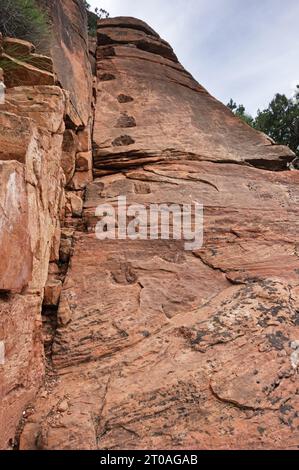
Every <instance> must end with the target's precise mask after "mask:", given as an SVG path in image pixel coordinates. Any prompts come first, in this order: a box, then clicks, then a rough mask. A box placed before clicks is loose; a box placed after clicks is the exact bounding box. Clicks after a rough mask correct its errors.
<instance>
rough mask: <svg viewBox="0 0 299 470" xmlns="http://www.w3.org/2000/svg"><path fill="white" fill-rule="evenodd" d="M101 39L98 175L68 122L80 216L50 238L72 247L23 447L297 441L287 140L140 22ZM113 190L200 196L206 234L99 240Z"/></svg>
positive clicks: (71, 199)
mask: <svg viewBox="0 0 299 470" xmlns="http://www.w3.org/2000/svg"><path fill="white" fill-rule="evenodd" d="M66 3H68V2H66ZM96 55H97V66H96V68H97V106H96V113H95V123H94V133H93V173H94V176H95V179H94V181H93V182H89V183H87V182H88V181H89V180H90V178H88V177H87V174H85V175H84V172H83V175H84V176H83V177H81V178H79V177H78V175H79V173H80V175H81V174H82V171H81V170H82V169H84V171H85V173H86V172H88V171H90V155H89V154H88V152H90V145H89V137H88V132H87V134H86V132H85V131H84V132H83V134H81V135H79V133H76V135H77V138H78V139H79V141H80V142H81V143H80V144H79V148H80V155H79V154H78V155H77V156H75V157H74V155H73V154H72V156H71V157H69V159H68V163H71V165H70V166H69V167H71V168H72V169H71V170H70V174H72V173H73V172H74V168H75V173H74V175H76V174H77V176H76V178H75V176H73V189H75V190H76V191H77V192H78V193H79V195H80V194H81V193H80V190H81V187H80V182H82V180H83V181H84V184H85V185H86V184H87V187H86V193H85V203H84V209H83V215H82V219H81V218H80V215H81V210H82V207H81V206H80V204H77V203H78V201H77V200H76V198H75V196H77V195H78V194H75V195H74V194H73V193H72V194H69V195H67V201H68V202H67V206H66V208H67V209H66V210H67V211H68V212H69V213H70V214H71V213H72V214H73V215H75V216H76V217H77V220H78V223H77V225H76V226H75V228H76V232H75V234H74V237H73V238H72V239H71V238H70V237H71V234H72V233H74V230H73V226H72V224H70V226H69V227H68V228H66V229H64V231H63V235H62V243H61V246H60V253H61V256H63V258H64V257H66V258H68V257H69V256H72V260H71V264H70V267H69V269H68V272H67V275H66V279H65V281H64V285H63V287H62V292H61V296H60V301H59V306H58V311H57V318H56V325H57V328H56V331H55V332H54V333H53V335H52V341H51V354H50V358H49V359H50V369H49V371H48V376H47V382H46V385H45V387H44V389H43V390H42V391H41V392H40V394H39V395H38V397H37V399H36V401H35V403H34V406H33V408H32V410H31V413H30V416H28V417H27V419H26V420H25V422H24V423H23V431H22V433H21V437H20V448H21V449H45V450H53V449H107V448H108V449H137V448H141V449H145V448H146V449H158V448H166V449H185V448H189V449H254V448H260V449H270V448H271V449H286V448H288V449H295V448H297V447H298V438H299V433H298V427H299V421H298V413H297V411H298V405H299V394H298V375H297V372H298V365H299V361H298V347H297V344H298V340H299V316H298V312H299V289H298V284H299V258H298V247H297V244H298V216H299V207H298V201H299V189H298V188H299V186H298V183H299V173H298V172H297V171H287V162H288V161H290V160H292V159H293V154H292V152H291V151H289V150H288V149H287V148H285V147H281V146H278V145H275V144H274V143H273V142H272V141H271V140H270V139H268V138H267V137H266V136H265V135H263V134H261V133H258V132H256V131H254V130H253V129H251V128H250V127H248V126H247V125H246V124H244V123H243V122H241V121H239V120H238V119H237V118H236V117H234V116H233V114H232V113H231V112H230V111H229V110H228V109H227V108H226V107H225V106H223V105H222V104H221V103H219V102H218V101H217V100H215V99H214V98H213V97H211V96H210V95H209V94H208V92H207V91H206V90H205V89H203V88H202V87H201V86H200V85H199V84H198V83H197V82H196V81H195V80H194V79H193V78H192V77H191V76H190V74H189V73H188V72H186V71H185V70H184V69H183V67H182V66H181V65H180V64H179V62H178V60H177V58H176V56H175V54H174V52H173V51H172V49H171V47H170V46H169V45H168V44H167V43H166V42H165V41H163V40H162V39H161V38H159V36H158V35H157V33H155V32H154V31H153V30H152V29H151V28H150V27H149V26H148V25H146V24H145V23H144V22H142V21H139V20H136V19H133V18H114V19H107V20H102V21H100V22H99V25H98V46H97V51H96ZM69 134H70V133H69ZM68 137H70V135H68ZM86 138H87V140H85V139H86ZM65 139H66V136H65ZM70 140H71V141H72V139H70ZM68 142H69V141H68ZM84 142H85V144H84ZM81 146H82V147H81ZM87 147H88V148H87ZM69 148H71V145H70V147H69ZM19 152H20V150H19ZM70 154H71V152H70V151H69V155H70ZM74 181H75V183H74ZM84 184H83V187H84ZM70 186H72V185H70ZM120 195H121V196H126V198H127V204H132V203H139V204H144V205H145V206H146V207H149V204H151V203H155V204H158V203H159V204H162V203H168V204H178V205H180V206H181V205H182V204H191V203H192V202H193V201H198V202H200V203H202V204H203V205H204V244H203V247H202V248H201V249H194V250H193V251H186V250H185V249H184V243H183V241H180V240H176V241H173V240H151V241H149V240H135V241H134V240H105V241H99V240H97V238H96V237H95V233H94V229H95V225H96V223H97V221H98V219H97V217H96V216H95V213H96V208H97V206H98V205H99V204H104V203H109V204H112V205H113V206H116V204H117V197H118V196H120ZM67 225H68V224H67ZM51 286H52V290H51ZM57 288H58V286H57V283H56V284H55V283H54V284H53V283H52V284H49V289H50V290H47V299H53V298H54V297H55V301H54V300H50V301H49V302H50V303H51V302H52V303H55V302H57V297H58V296H57ZM54 289H56V290H55V291H54Z"/></svg>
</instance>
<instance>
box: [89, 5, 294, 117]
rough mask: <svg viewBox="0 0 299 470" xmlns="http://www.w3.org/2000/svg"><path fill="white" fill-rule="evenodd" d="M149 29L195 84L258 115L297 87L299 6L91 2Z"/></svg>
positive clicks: (289, 94)
mask: <svg viewBox="0 0 299 470" xmlns="http://www.w3.org/2000/svg"><path fill="white" fill-rule="evenodd" d="M88 1H89V3H91V4H92V6H93V7H95V6H98V7H101V8H105V9H106V10H108V11H109V12H110V16H120V15H121V16H135V17H137V18H140V19H143V20H144V21H146V22H147V23H149V24H150V25H151V26H152V27H153V28H154V29H155V30H156V31H157V32H158V33H159V34H160V36H162V37H163V38H164V39H166V40H167V41H168V42H170V44H171V45H172V47H173V48H174V50H175V52H176V54H177V55H178V57H179V60H180V62H181V63H182V64H183V65H184V67H185V68H186V69H187V70H189V71H190V72H191V73H192V74H193V76H194V77H195V78H196V80H198V81H199V83H201V84H202V85H203V86H205V87H206V88H207V89H208V91H209V92H210V93H212V94H213V95H214V96H216V97H217V98H218V99H220V100H221V101H223V102H224V103H225V104H226V103H227V102H228V101H229V99H230V98H231V97H232V98H233V99H234V100H235V101H237V102H238V103H240V104H244V105H245V107H246V109H247V110H248V111H249V112H251V113H252V114H255V113H256V111H257V109H258V108H261V109H263V108H264V107H266V106H267V104H268V103H269V101H270V100H271V98H272V97H273V95H274V94H275V93H276V92H280V93H286V94H287V95H288V96H291V95H292V91H293V89H294V87H295V85H296V83H298V84H299V26H298V21H299V0H88Z"/></svg>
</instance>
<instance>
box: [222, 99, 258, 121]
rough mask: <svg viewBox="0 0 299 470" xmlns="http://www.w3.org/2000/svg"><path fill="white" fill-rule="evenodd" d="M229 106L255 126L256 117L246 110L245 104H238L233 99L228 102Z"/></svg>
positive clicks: (237, 114)
mask: <svg viewBox="0 0 299 470" xmlns="http://www.w3.org/2000/svg"><path fill="white" fill-rule="evenodd" d="M227 107H228V108H229V109H230V110H231V111H232V112H233V113H234V114H235V115H236V116H238V117H239V118H241V119H242V120H243V121H245V122H246V123H247V124H249V126H253V124H254V119H253V117H252V116H251V115H250V114H248V113H247V112H246V109H245V106H243V104H239V105H237V103H235V102H234V101H233V100H232V99H231V100H230V102H229V103H228V104H227Z"/></svg>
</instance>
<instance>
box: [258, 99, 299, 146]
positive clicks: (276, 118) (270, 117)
mask: <svg viewBox="0 0 299 470" xmlns="http://www.w3.org/2000/svg"><path fill="white" fill-rule="evenodd" d="M255 128H256V129H258V130H260V131H263V132H265V133H266V134H267V135H269V136H270V137H272V139H273V140H275V142H277V143H278V144H283V145H288V146H289V147H290V148H291V149H292V150H293V151H294V152H296V153H297V155H299V105H298V101H297V99H296V97H295V98H294V99H289V98H287V97H286V96H285V95H280V94H279V93H277V95H275V97H274V99H273V100H272V101H271V103H270V104H269V106H268V108H267V109H264V110H263V111H260V110H259V111H258V113H257V117H256V119H255Z"/></svg>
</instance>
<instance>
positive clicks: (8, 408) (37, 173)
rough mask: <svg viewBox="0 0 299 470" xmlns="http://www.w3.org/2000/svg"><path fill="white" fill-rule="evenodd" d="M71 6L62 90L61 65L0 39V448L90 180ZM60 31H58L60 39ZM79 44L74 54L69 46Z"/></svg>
mask: <svg viewBox="0 0 299 470" xmlns="http://www.w3.org/2000/svg"><path fill="white" fill-rule="evenodd" d="M67 3H68V2H63V4H64V5H63V7H66V6H67V5H66V4H67ZM70 4H71V7H72V12H73V16H72V17H70V18H69V21H71V22H72V27H70V29H69V36H68V38H69V42H68V44H67V45H64V47H63V50H64V53H65V54H66V55H68V54H71V53H72V52H73V53H74V54H75V56H76V57H77V63H78V61H79V62H80V68H79V69H78V71H77V72H76V71H75V69H76V67H75V65H76V60H75V59H76V57H75V59H74V60H73V62H72V63H73V66H74V68H71V69H70V70H68V73H69V75H68V79H69V84H71V87H69V88H67V87H66V88H62V87H61V83H60V82H59V81H58V80H57V77H58V78H59V75H60V74H61V67H60V66H59V64H58V63H57V61H56V60H55V61H54V64H53V61H52V58H51V57H48V56H45V55H40V54H36V53H35V52H34V51H35V48H34V46H33V45H32V44H30V43H28V42H26V41H22V40H19V39H12V38H2V35H0V65H1V67H2V68H1V69H0V80H1V86H2V88H1V91H2V89H4V90H5V95H4V96H1V104H0V257H1V260H0V342H1V357H0V448H1V449H8V448H15V447H16V446H17V442H18V429H21V428H20V427H19V425H20V424H22V420H23V419H24V418H25V417H26V416H27V414H28V413H30V411H28V410H31V409H32V402H33V400H34V398H35V395H36V392H37V391H38V389H39V388H40V386H41V384H42V383H43V382H44V380H45V369H46V361H45V351H44V349H46V348H47V345H48V342H50V344H51V341H52V337H51V333H48V331H47V329H46V328H44V329H43V328H42V326H43V324H45V323H46V326H48V324H52V323H53V324H54V325H55V322H56V309H57V305H58V303H59V300H60V294H61V288H62V282H63V279H64V277H65V273H66V270H67V265H68V262H69V258H70V254H71V248H72V243H73V234H74V228H72V227H74V226H77V225H78V223H80V220H79V219H78V215H79V216H80V207H81V211H82V207H83V190H84V187H85V186H86V184H87V183H88V182H90V181H91V180H92V173H91V165H90V163H89V164H87V163H86V160H88V159H87V157H86V155H85V154H84V152H86V153H88V152H90V151H91V128H92V122H93V106H94V104H93V101H94V97H92V82H93V77H92V74H91V69H90V65H89V62H88V47H87V31H86V29H84V28H85V22H84V18H85V17H84V15H83V16H81V13H80V12H82V11H83V12H84V10H83V9H82V3H81V2H69V6H70ZM61 7H62V2H61ZM82 25H83V26H84V27H83V26H82ZM59 34H60V35H61V34H62V31H61V30H59V29H58V30H57V31H56V35H55V38H56V40H57V41H58V39H59ZM78 43H79V44H80V47H79V46H78V49H79V51H78V53H77V52H75V51H74V50H73V45H74V44H78ZM60 45H61V47H62V38H61V41H60ZM84 45H85V46H86V47H85V49H84ZM78 56H79V58H78ZM83 57H86V58H87V59H86V64H85V65H86V67H85V65H84V61H83ZM81 58H82V60H81ZM81 62H82V64H83V68H82V69H81ZM84 67H85V68H84ZM78 72H80V73H81V75H80V74H78ZM77 75H78V76H77ZM79 75H80V76H79ZM82 75H83V77H84V78H82ZM80 77H81V78H80ZM2 81H4V84H5V86H6V88H4V87H3V85H2ZM83 82H84V83H83ZM82 83H83V85H82ZM72 94H73V95H76V96H77V97H78V103H74V100H72ZM2 98H3V99H2ZM81 98H82V102H81V105H82V109H81V108H80V99H81ZM83 103H84V106H83ZM83 108H84V109H83ZM69 133H72V134H74V136H75V137H74V142H75V146H74V148H72V149H71V152H70V153H71V158H72V159H73V166H72V168H71V172H70V174H69V172H68V167H67V165H64V163H65V162H64V161H63V160H64V157H65V148H64V143H65V141H66V140H67V137H68V135H69ZM67 150H68V149H67ZM77 154H78V158H77ZM82 154H84V155H85V159H84V158H83V160H84V162H85V163H82ZM67 157H69V155H67ZM66 160H68V158H66ZM77 160H78V162H79V163H78V165H79V166H80V168H79V169H78V171H77V168H76V163H77ZM89 161H90V157H89ZM79 170H80V171H79ZM78 175H79V176H78ZM72 178H74V182H73V181H72ZM66 179H67V183H68V184H69V186H70V187H69V188H68V190H69V191H68V195H69V198H70V197H71V198H72V206H71V211H69V207H68V204H67V198H66V194H65V185H66ZM78 186H79V187H78ZM74 201H75V202H74ZM42 313H43V315H41V314H42ZM2 353H3V355H2Z"/></svg>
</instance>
